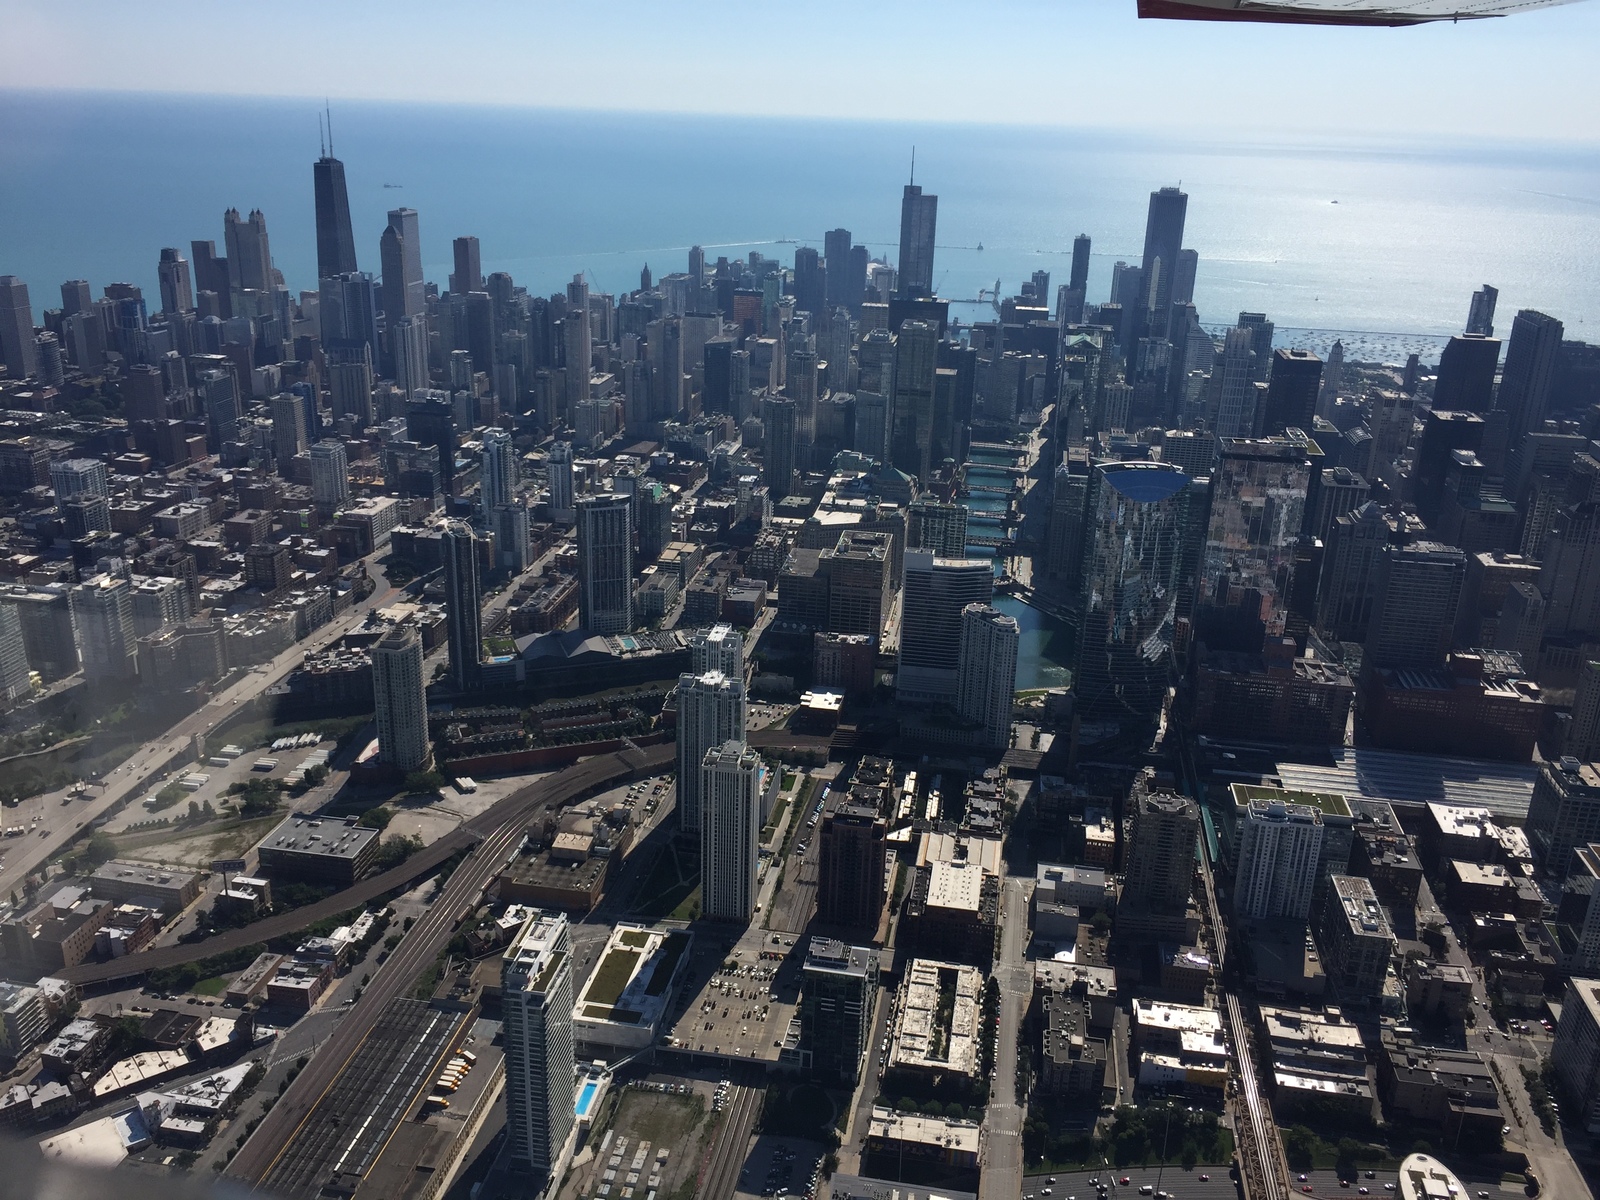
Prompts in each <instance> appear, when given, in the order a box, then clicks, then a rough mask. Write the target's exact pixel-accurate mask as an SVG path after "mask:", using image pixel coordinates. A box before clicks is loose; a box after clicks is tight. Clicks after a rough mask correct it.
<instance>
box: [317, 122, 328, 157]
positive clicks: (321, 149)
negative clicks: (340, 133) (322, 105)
mask: <svg viewBox="0 0 1600 1200" xmlns="http://www.w3.org/2000/svg"><path fill="white" fill-rule="evenodd" d="M317 152H318V153H319V154H320V155H321V156H322V157H323V158H327V157H328V135H327V134H326V133H325V132H323V127H322V114H321V113H318V114H317Z"/></svg>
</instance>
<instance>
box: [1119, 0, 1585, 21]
mask: <svg viewBox="0 0 1600 1200" xmlns="http://www.w3.org/2000/svg"><path fill="white" fill-rule="evenodd" d="M1572 2H1573V0H1139V15H1140V16H1141V17H1156V18H1163V19H1166V20H1173V21H1265V22H1282V23H1288V24H1296V25H1420V24H1422V23H1424V22H1426V21H1471V20H1477V19H1478V18H1480V17H1505V16H1510V15H1511V14H1513V13H1519V12H1523V11H1525V10H1527V9H1530V8H1550V7H1552V6H1554V5H1557V4H1570V3H1572Z"/></svg>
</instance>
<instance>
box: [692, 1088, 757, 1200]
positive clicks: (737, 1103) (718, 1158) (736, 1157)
mask: <svg viewBox="0 0 1600 1200" xmlns="http://www.w3.org/2000/svg"><path fill="white" fill-rule="evenodd" d="M729 1091H731V1092H732V1093H733V1098H732V1101H731V1103H730V1104H729V1105H728V1118H727V1120H726V1121H725V1122H723V1126H722V1135H721V1136H720V1137H718V1138H717V1144H716V1146H715V1147H714V1148H713V1149H712V1151H711V1163H710V1165H709V1166H708V1167H707V1168H706V1174H705V1179H704V1180H703V1181H702V1183H701V1186H700V1190H699V1192H698V1193H697V1196H698V1198H699V1200H732V1197H733V1193H734V1191H735V1190H736V1189H737V1188H738V1186H739V1170H740V1167H741V1165H742V1164H743V1162H744V1147H745V1143H746V1142H747V1141H749V1139H750V1130H751V1127H752V1126H753V1125H754V1124H755V1120H756V1118H757V1117H758V1116H759V1115H760V1111H759V1110H760V1105H761V1102H762V1100H763V1099H764V1098H765V1096H766V1092H765V1091H764V1090H763V1089H761V1088H755V1087H750V1086H748V1085H746V1084H738V1085H736V1086H734V1087H731V1088H729Z"/></svg>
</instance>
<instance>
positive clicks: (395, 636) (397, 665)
mask: <svg viewBox="0 0 1600 1200" xmlns="http://www.w3.org/2000/svg"><path fill="white" fill-rule="evenodd" d="M372 703H373V708H374V710H375V712H376V713H377V724H378V753H379V754H380V755H381V757H382V759H383V762H384V763H385V764H386V765H388V766H389V767H391V768H392V769H393V770H396V771H417V770H421V769H422V768H424V767H426V766H427V765H428V758H429V753H430V752H429V747H428V696H427V690H426V684H425V682H424V680H423V677H422V635H421V634H419V633H418V632H417V628H416V626H414V625H396V626H393V627H392V628H390V629H389V630H388V631H387V632H386V633H385V634H384V635H383V636H382V637H381V638H379V639H378V641H377V644H376V645H374V646H373V647H372Z"/></svg>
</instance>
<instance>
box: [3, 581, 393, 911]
mask: <svg viewBox="0 0 1600 1200" xmlns="http://www.w3.org/2000/svg"><path fill="white" fill-rule="evenodd" d="M401 590H402V589H400V588H395V587H385V586H382V585H380V586H379V587H378V588H376V589H375V590H374V591H373V593H372V595H370V596H368V597H367V598H366V599H365V600H361V601H358V602H356V603H355V604H353V605H351V606H350V609H349V610H348V611H347V612H345V613H342V614H341V615H340V616H338V617H336V618H335V619H334V620H332V621H329V622H328V623H327V624H326V625H324V626H322V628H320V629H318V630H316V631H315V632H314V633H312V635H311V636H310V637H308V638H306V639H305V640H304V641H300V642H295V643H294V644H293V645H291V646H289V647H288V648H287V649H285V650H284V651H283V653H281V654H279V655H278V656H277V657H276V658H274V659H272V660H271V662H268V663H264V664H262V665H260V666H258V667H255V668H253V669H251V670H249V671H246V672H245V674H244V676H243V678H240V679H237V680H235V681H234V682H233V683H231V684H229V685H228V686H227V687H225V688H223V690H222V691H220V692H218V693H217V694H216V695H215V696H213V697H212V698H211V699H210V700H209V701H208V702H207V703H206V704H204V705H202V706H201V707H200V708H199V709H197V710H196V711H194V712H192V713H190V714H189V715H188V716H186V717H183V718H182V719H181V720H179V721H178V722H177V723H176V724H175V725H173V726H172V728H171V729H169V730H168V731H167V732H166V733H165V734H163V735H162V736H161V737H159V738H157V739H155V740H154V741H152V742H151V743H150V744H149V745H147V746H144V747H143V748H142V749H139V750H136V751H134V753H133V754H132V756H131V757H129V759H128V761H127V762H125V763H123V764H122V765H121V766H120V767H117V768H115V769H114V770H112V771H110V772H109V773H108V774H107V775H106V777H105V779H104V780H103V781H102V784H103V786H101V787H100V789H99V791H98V793H91V795H90V798H89V799H86V800H67V796H68V793H69V789H67V788H62V789H60V790H58V791H54V792H49V793H46V794H45V795H44V796H42V797H32V798H30V799H29V800H26V801H24V802H23V805H24V806H26V808H27V810H28V811H30V812H31V811H37V812H38V813H39V814H40V817H41V822H42V825H43V827H44V828H45V829H46V830H47V833H46V834H45V836H43V837H41V836H40V835H39V834H37V833H33V834H30V835H29V836H27V837H25V838H15V839H7V840H6V841H5V842H4V843H0V854H3V855H4V862H5V865H4V867H0V896H9V895H10V894H11V892H12V890H13V889H17V888H20V887H21V885H22V881H23V879H24V878H25V877H26V876H27V874H28V873H29V872H30V871H33V870H35V869H36V868H38V867H39V866H41V865H43V864H44V863H47V862H49V861H50V859H51V858H53V857H54V856H55V855H57V854H59V853H60V852H61V851H62V850H63V849H65V848H66V846H67V845H68V843H70V842H71V841H72V839H73V838H74V837H75V836H77V834H78V832H79V831H80V830H82V829H83V828H84V827H86V826H88V825H91V824H92V823H93V822H94V821H96V820H98V819H99V818H100V817H102V816H105V815H106V814H107V813H109V812H111V811H113V810H114V809H115V808H117V806H118V805H120V804H122V803H124V802H129V801H135V800H137V799H138V798H139V796H140V793H141V792H143V791H144V790H145V789H146V788H148V787H149V786H150V785H151V783H152V782H153V781H154V780H155V779H157V778H159V777H161V776H163V775H164V774H165V773H166V772H167V771H168V770H170V769H171V768H172V767H173V766H175V765H177V764H179V763H183V762H185V761H187V760H188V759H189V746H190V740H191V739H192V737H193V736H194V735H195V734H197V733H199V734H209V733H210V732H211V731H212V730H213V729H215V728H216V727H217V726H218V725H220V724H221V723H222V722H223V721H224V720H226V719H227V718H229V717H230V716H232V715H233V713H234V711H235V709H236V708H237V706H238V705H240V704H242V703H244V702H245V701H248V700H254V699H255V698H256V697H257V696H259V695H261V694H262V693H263V692H265V691H266V690H267V689H268V688H270V687H272V686H274V685H276V684H278V683H281V682H282V681H283V680H284V679H285V678H287V677H288V676H289V674H290V673H291V672H293V671H294V670H295V669H296V668H298V667H299V666H300V664H301V662H302V661H304V659H305V656H306V655H307V654H309V653H313V652H316V651H320V650H323V649H325V648H326V647H328V646H329V645H331V644H332V643H334V642H336V641H338V640H339V639H340V638H342V637H343V636H344V635H345V634H346V633H348V632H349V631H350V630H352V629H355V628H356V627H358V626H359V625H360V624H361V623H362V622H363V621H365V620H366V619H367V614H368V613H370V612H371V611H372V610H373V609H375V608H382V607H383V606H384V605H386V604H389V603H391V602H392V601H393V600H394V598H395V597H396V596H397V595H398V594H399V593H400V591H401ZM64 800H65V801H66V803H63V801H64ZM35 806H37V807H35ZM20 811H22V810H21V809H15V810H7V812H6V814H5V819H6V823H7V824H8V825H9V824H11V823H12V822H14V821H16V820H17V819H18V817H17V814H18V813H19V812H20Z"/></svg>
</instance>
